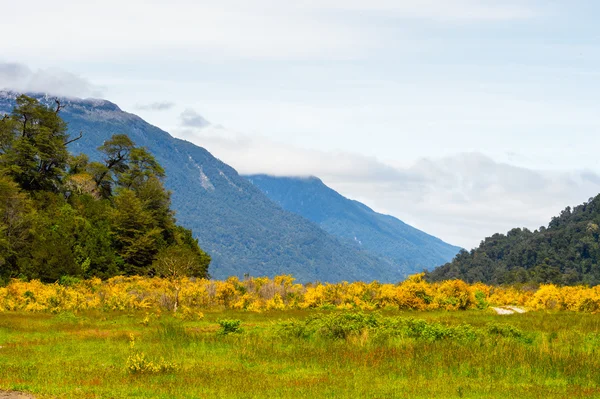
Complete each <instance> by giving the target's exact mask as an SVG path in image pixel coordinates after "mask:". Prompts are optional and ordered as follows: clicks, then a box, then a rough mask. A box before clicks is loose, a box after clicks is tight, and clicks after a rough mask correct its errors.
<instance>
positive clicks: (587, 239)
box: [427, 195, 600, 285]
mask: <svg viewBox="0 0 600 399" xmlns="http://www.w3.org/2000/svg"><path fill="white" fill-rule="evenodd" d="M599 226H600V195H599V196H597V197H595V198H592V199H590V200H589V201H588V202H586V203H584V204H582V205H579V206H577V207H575V208H574V209H571V208H570V207H567V208H566V209H565V210H563V211H562V212H561V214H560V215H559V216H557V217H554V218H552V220H551V222H550V223H549V224H548V227H540V228H539V229H538V230H535V231H530V230H528V229H521V228H515V229H512V230H510V231H509V232H508V233H507V234H506V235H504V234H494V235H493V236H491V237H488V238H486V239H485V240H483V241H482V242H481V244H480V245H479V247H478V248H475V249H473V250H472V251H470V252H467V251H464V250H463V251H461V252H460V253H459V254H458V255H457V256H456V258H455V259H454V260H453V261H452V262H450V263H447V264H445V265H443V266H440V267H439V268H437V269H435V270H434V271H432V272H431V273H429V274H428V276H427V278H428V279H429V280H430V281H440V280H447V279H454V278H459V279H462V280H465V281H468V282H477V281H481V282H484V283H489V284H514V283H534V284H540V283H554V284H564V285H575V284H589V285H598V284H600V227H599Z"/></svg>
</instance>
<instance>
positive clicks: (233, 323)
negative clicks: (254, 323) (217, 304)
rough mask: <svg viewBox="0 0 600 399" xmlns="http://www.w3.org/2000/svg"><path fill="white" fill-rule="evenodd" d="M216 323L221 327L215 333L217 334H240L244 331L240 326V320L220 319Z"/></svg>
mask: <svg viewBox="0 0 600 399" xmlns="http://www.w3.org/2000/svg"><path fill="white" fill-rule="evenodd" d="M218 323H219V325H220V326H221V329H220V330H219V331H218V333H217V334H219V335H229V334H241V333H243V332H244V330H243V329H242V328H241V327H240V325H241V324H242V321H241V320H229V319H222V320H219V321H218Z"/></svg>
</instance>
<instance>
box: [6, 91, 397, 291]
mask: <svg viewBox="0 0 600 399" xmlns="http://www.w3.org/2000/svg"><path fill="white" fill-rule="evenodd" d="M16 95H18V93H16V92H3V93H2V94H0V111H3V112H10V111H11V110H12V108H13V106H14V99H15V98H16ZM32 95H33V96H34V97H36V98H38V99H40V100H41V101H44V102H45V103H48V104H49V105H51V104H52V102H53V101H54V98H56V97H54V96H48V95H43V94H39V93H38V94H32ZM59 98H60V101H61V102H62V103H63V104H62V105H64V108H63V109H62V110H61V116H62V117H63V118H64V119H65V120H66V121H67V122H68V124H69V133H70V134H71V135H77V134H78V133H79V132H80V131H82V132H83V137H82V138H81V139H80V140H77V141H75V142H73V143H71V144H70V145H69V150H70V151H71V152H72V153H75V154H77V153H85V154H87V155H88V156H89V157H90V158H91V159H92V160H97V159H98V158H99V157H100V153H99V152H98V151H97V147H99V146H100V145H102V144H103V142H104V141H105V140H107V139H109V138H110V137H111V136H112V135H113V134H127V135H128V136H129V137H130V138H131V139H132V140H133V141H134V142H135V143H136V144H137V145H138V146H144V147H146V148H148V150H150V152H151V153H152V154H153V155H154V156H155V157H156V159H157V161H158V162H159V163H160V164H161V165H162V166H163V167H164V169H165V170H166V173H167V178H166V180H165V186H166V187H167V188H168V189H170V190H171V191H172V204H173V209H175V211H176V217H177V219H178V221H179V222H180V223H181V224H182V225H184V226H185V227H187V228H190V229H192V231H193V232H194V236H195V237H196V238H197V239H198V241H199V243H200V246H201V247H202V248H203V249H204V250H205V251H207V252H208V253H209V254H210V255H211V257H212V259H213V261H212V263H211V266H210V268H209V273H210V274H211V275H212V276H213V277H215V278H226V277H228V276H229V275H236V276H238V277H243V275H245V274H251V275H256V276H258V275H267V276H271V277H272V276H274V275H276V274H293V275H294V276H295V277H296V278H297V279H298V281H300V282H308V281H315V280H320V281H330V282H337V281H341V280H349V281H354V280H381V281H398V280H400V279H401V278H402V275H401V274H400V273H398V272H397V270H396V268H394V267H393V266H392V265H390V264H389V262H386V261H383V260H381V259H379V258H377V257H375V256H373V255H370V254H369V253H367V252H366V251H362V250H360V248H355V247H351V246H349V245H346V244H345V243H342V242H340V241H339V240H337V239H336V238H335V237H333V236H331V235H329V234H327V233H326V232H325V231H324V230H322V229H321V228H319V227H318V226H317V225H316V224H314V223H312V222H310V221H308V220H307V219H305V218H302V217H300V216H298V215H295V214H293V213H290V212H287V211H285V210H283V209H282V208H281V207H279V206H278V205H276V204H275V203H273V202H272V201H271V200H270V199H268V198H267V197H266V196H265V195H264V194H263V193H262V192H261V191H260V190H259V189H258V188H256V187H255V186H253V185H252V184H251V183H250V182H248V181H247V180H246V179H245V178H242V177H241V176H240V175H239V174H238V173H237V172H236V171H235V169H233V168H232V167H231V166H229V165H227V164H225V163H224V162H222V161H220V160H219V159H217V158H216V157H214V156H213V155H212V154H211V153H210V152H209V151H208V150H206V149H205V148H202V147H199V146H196V145H195V144H193V143H191V142H188V141H185V140H182V139H178V138H175V137H172V136H171V135H170V134H168V133H167V132H165V131H163V130H161V129H160V128H158V127H156V126H153V125H150V124H149V123H147V122H145V121H144V120H143V119H142V118H140V117H139V116H137V115H135V114H132V113H128V112H125V111H123V110H121V108H120V107H118V106H117V105H116V104H114V103H112V102H110V101H107V100H99V99H83V100H82V99H77V98H64V97H59ZM211 186H212V188H211Z"/></svg>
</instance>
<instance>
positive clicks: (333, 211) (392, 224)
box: [246, 174, 460, 275]
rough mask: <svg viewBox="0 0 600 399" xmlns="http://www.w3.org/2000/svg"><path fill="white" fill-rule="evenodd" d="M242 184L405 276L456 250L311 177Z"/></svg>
mask: <svg viewBox="0 0 600 399" xmlns="http://www.w3.org/2000/svg"><path fill="white" fill-rule="evenodd" d="M246 178H247V179H248V180H249V181H251V182H252V183H253V184H255V185H256V186H257V187H259V188H260V189H261V190H262V191H263V193H265V195H267V196H268V197H269V198H271V199H272V200H273V201H275V202H276V203H278V204H279V205H281V206H282V207H283V208H284V209H286V210H289V211H290V212H294V213H296V214H299V215H302V216H304V217H306V218H307V219H309V220H311V221H313V222H315V223H317V224H318V225H319V226H321V227H322V228H323V229H324V230H325V231H327V232H329V233H330V234H333V235H334V236H336V237H338V238H340V239H342V240H345V241H346V242H350V243H354V245H358V246H360V247H363V248H365V249H367V250H368V251H370V252H372V253H374V254H376V255H377V256H379V257H382V258H384V259H386V260H387V261H388V262H390V263H391V264H395V265H397V266H398V267H400V269H401V270H402V273H403V274H404V275H408V274H412V273H417V272H421V271H423V269H431V268H433V267H435V266H439V265H441V264H443V263H445V262H448V261H449V260H451V259H452V258H453V257H454V256H455V255H456V253H458V251H459V249H460V248H459V247H456V246H452V245H450V244H447V243H445V242H444V241H442V240H441V239H439V238H437V237H434V236H432V235H430V234H427V233H425V232H423V231H421V230H418V229H416V228H414V227H412V226H410V225H408V224H406V223H404V222H403V221H401V220H399V219H397V218H395V217H394V216H391V215H385V214H381V213H378V212H375V211H374V210H373V209H371V208H370V207H368V206H367V205H365V204H363V203H361V202H359V201H356V200H352V199H348V198H346V197H344V196H343V195H341V194H340V193H338V192H337V191H335V190H333V189H332V188H330V187H328V186H327V185H325V183H324V182H323V181H322V180H321V179H319V178H318V177H315V176H306V177H281V176H271V175H265V174H258V175H247V176H246Z"/></svg>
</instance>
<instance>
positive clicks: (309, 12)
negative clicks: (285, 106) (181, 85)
mask: <svg viewBox="0 0 600 399" xmlns="http://www.w3.org/2000/svg"><path fill="white" fill-rule="evenodd" d="M371 13H373V14H376V15H377V14H383V15H385V16H386V17H394V18H403V19H409V20H411V19H415V20H435V21H438V22H459V23H465V22H478V21H485V22H489V21H503V20H513V19H523V18H531V17H533V16H535V15H537V13H538V9H537V8H536V7H535V3H534V2H532V1H525V0H523V1H519V2H517V1H506V0H505V1H503V2H492V1H488V0H419V1H415V0H373V1H364V0H347V1H341V0H318V1H317V0H304V1H297V2H282V1H276V0H252V1H242V0H222V1H219V2H217V1H206V0H205V1H192V0H173V1H168V2H167V1H144V0H128V1H126V2H123V1H117V0H105V1H103V3H102V7H98V5H97V4H96V3H95V2H86V1H75V0H65V1H63V2H61V6H60V7H56V5H55V4H53V3H49V2H46V1H41V0H25V1H18V2H11V3H8V4H6V5H4V7H3V14H4V15H7V16H10V18H6V20H5V21H3V29H4V30H5V31H6V32H19V35H18V39H19V45H18V46H14V45H12V42H13V41H6V42H5V43H3V44H0V50H1V52H2V53H3V54H4V55H5V56H7V57H15V58H16V57H18V58H20V59H21V58H22V57H27V58H30V57H32V56H42V57H51V58H52V59H57V58H62V59H68V60H71V61H79V60H81V59H86V60H87V61H89V60H91V59H95V60H104V59H106V57H107V56H115V57H119V62H123V61H125V60H130V59H132V58H136V57H140V56H146V57H151V56H152V57H155V56H156V54H161V56H162V58H163V59H169V58H172V57H176V55H177V56H178V57H179V58H183V59H185V60H186V61H189V60H190V58H195V59H201V60H203V61H204V62H206V60H210V59H214V58H216V59H221V58H223V57H242V58H259V59H265V58H266V59H290V58H292V59H306V58H309V59H313V58H320V59H322V58H326V59H347V58H355V57H357V56H359V55H361V54H364V53H365V52H366V51H368V50H369V49H372V48H374V47H378V46H381V40H379V39H378V38H379V34H380V33H381V32H379V33H377V28H376V26H373V25H372V24H371V23H369V22H366V21H365V20H364V18H365V17H366V16H368V14H371ZM357 18H360V20H361V21H365V22H364V23H360V24H358V25H357V24H356V23H355V22H356V21H357ZM24 20H26V21H27V30H23V29H22V21H24ZM394 40H395V41H396V42H397V40H398V38H394Z"/></svg>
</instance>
